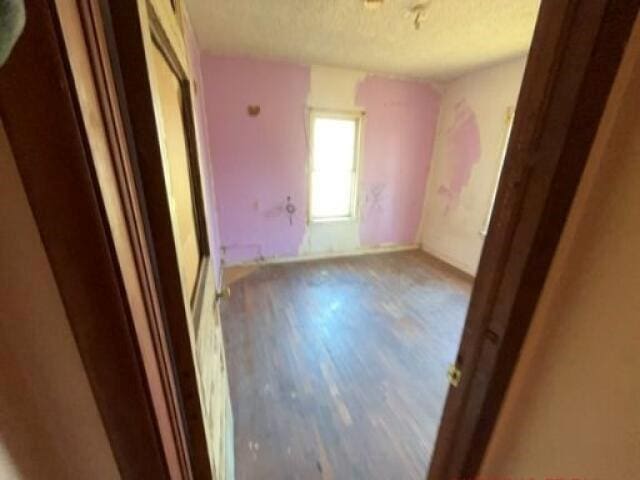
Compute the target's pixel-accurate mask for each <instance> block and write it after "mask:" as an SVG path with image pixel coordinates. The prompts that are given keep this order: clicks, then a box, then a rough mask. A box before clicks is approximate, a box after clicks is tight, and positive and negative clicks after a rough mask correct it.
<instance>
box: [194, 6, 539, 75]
mask: <svg viewBox="0 0 640 480" xmlns="http://www.w3.org/2000/svg"><path fill="white" fill-rule="evenodd" d="M419 1H422V0H416V1H413V0H385V1H384V3H383V4H382V6H381V7H380V8H379V9H377V10H368V9H366V8H365V7H364V5H363V1H362V0H187V5H188V9H189V12H190V17H191V20H192V23H193V25H194V28H195V31H196V35H197V37H198V40H199V42H200V44H201V47H202V48H204V50H206V51H208V52H210V53H213V54H222V55H243V56H251V57H259V58H275V59H283V60H289V61H293V62H297V63H303V64H323V65H332V66H340V67H349V68H356V69H362V70H366V71H370V72H377V73H387V74H394V75H401V76H410V77H420V78H428V79H432V80H447V79H451V78H454V77H456V76H459V75H461V74H462V73H465V72H467V71H470V70H474V69H476V68H480V67H482V66H484V65H488V64H492V63H496V62H499V61H501V60H506V59H509V58H513V57H516V56H519V55H523V54H524V53H525V52H526V51H527V50H528V46H529V43H530V41H531V36H532V33H533V28H534V24H535V19H536V15H537V12H538V6H539V0H431V1H430V2H424V3H427V4H428V8H427V11H426V15H425V17H424V19H423V21H422V24H421V27H420V29H419V30H415V28H414V25H413V17H412V16H410V15H409V14H408V13H407V11H408V9H409V8H410V7H411V6H413V5H415V4H416V3H419Z"/></svg>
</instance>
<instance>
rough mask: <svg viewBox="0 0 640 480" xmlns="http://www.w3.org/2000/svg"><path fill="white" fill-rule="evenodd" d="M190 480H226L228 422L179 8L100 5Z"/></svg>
mask: <svg viewBox="0 0 640 480" xmlns="http://www.w3.org/2000/svg"><path fill="white" fill-rule="evenodd" d="M102 5H103V11H104V12H105V16H106V17H108V18H109V19H110V20H111V21H110V23H109V30H110V32H111V34H112V35H113V37H112V40H113V43H112V47H113V48H112V52H111V55H112V61H113V63H114V64H117V65H118V72H117V73H118V74H119V75H120V79H119V80H120V85H121V90H120V94H121V102H122V105H123V110H125V111H126V120H127V122H128V123H129V126H130V133H131V135H130V142H131V144H132V148H133V149H134V150H135V153H136V157H137V162H136V167H137V168H138V169H139V173H140V176H139V181H140V183H139V188H140V190H141V194H142V196H143V197H144V199H145V202H144V206H143V207H144V213H145V217H146V220H147V222H148V223H147V226H148V229H149V236H150V238H151V257H152V258H153V259H154V260H155V267H156V269H157V279H158V282H159V284H160V285H161V290H162V303H163V307H164V309H165V314H166V326H167V329H168V333H169V337H170V338H171V346H172V348H173V353H174V361H175V369H176V376H177V382H178V385H179V389H180V392H181V395H182V407H183V408H184V415H185V419H186V425H187V437H188V439H189V442H188V443H189V456H190V462H191V468H192V471H193V476H194V477H195V478H216V479H223V478H231V477H232V476H233V442H232V439H233V435H232V433H231V432H232V428H233V426H232V415H231V406H230V400H229V389H228V381H227V373H226V363H225V356H224V343H223V340H222V331H221V326H220V315H219V310H218V300H217V295H216V291H217V290H218V289H219V285H217V283H218V279H217V278H216V275H215V271H214V268H213V265H212V258H211V249H210V245H211V243H212V239H211V238H210V232H211V228H210V225H208V222H209V219H208V215H207V212H206V209H205V206H206V203H205V198H206V195H210V192H208V191H207V189H206V188H207V185H209V182H208V181H206V180H207V179H205V178H204V177H203V176H202V174H201V173H202V171H203V170H204V168H207V165H206V164H204V163H203V162H204V161H205V160H206V159H204V158H201V155H199V152H200V151H201V150H203V151H206V149H199V145H198V143H197V137H196V121H197V120H198V119H197V118H196V116H195V114H194V104H193V99H194V98H195V95H196V88H195V82H194V79H193V73H192V71H191V66H190V58H189V56H188V53H187V51H188V49H187V45H186V44H185V35H184V28H185V23H184V22H185V16H184V11H183V4H182V2H181V1H180V0H139V1H138V2H137V11H135V12H132V11H131V2H128V1H122V2H120V1H110V2H103V3H102Z"/></svg>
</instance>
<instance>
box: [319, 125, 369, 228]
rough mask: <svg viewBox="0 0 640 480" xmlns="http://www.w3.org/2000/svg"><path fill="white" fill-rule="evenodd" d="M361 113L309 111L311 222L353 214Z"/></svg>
mask: <svg viewBox="0 0 640 480" xmlns="http://www.w3.org/2000/svg"><path fill="white" fill-rule="evenodd" d="M360 120H361V115H358V114H353V115H345V114H339V113H335V114H332V113H318V112H312V113H311V171H310V218H311V221H328V220H346V219H349V218H353V217H355V214H356V189H357V183H358V181H357V167H358V151H359V143H360V142H359V140H360Z"/></svg>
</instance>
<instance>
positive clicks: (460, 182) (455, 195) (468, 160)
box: [438, 100, 481, 214]
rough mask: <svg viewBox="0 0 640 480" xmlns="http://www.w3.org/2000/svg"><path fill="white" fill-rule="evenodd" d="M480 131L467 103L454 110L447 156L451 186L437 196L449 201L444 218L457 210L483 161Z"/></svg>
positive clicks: (460, 104)
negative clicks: (481, 158)
mask: <svg viewBox="0 0 640 480" xmlns="http://www.w3.org/2000/svg"><path fill="white" fill-rule="evenodd" d="M480 151H481V147H480V131H479V129H478V122H477V120H476V115H475V113H474V112H473V110H472V109H471V107H469V105H468V104H467V103H466V102H465V101H464V100H460V101H459V102H458V103H456V105H455V107H454V120H453V124H452V125H451V127H449V128H448V129H447V131H446V145H445V156H446V159H447V163H448V165H449V171H448V177H449V181H448V185H444V184H442V185H440V187H439V188H438V194H439V195H442V196H444V197H445V198H446V207H445V214H446V213H448V212H449V211H450V210H452V209H454V208H456V207H457V206H458V203H459V201H460V194H461V193H462V190H463V189H464V187H465V186H466V185H467V184H468V183H469V179H470V178H471V169H472V168H473V165H474V164H475V163H477V162H478V160H479V159H480Z"/></svg>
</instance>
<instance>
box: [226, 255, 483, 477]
mask: <svg viewBox="0 0 640 480" xmlns="http://www.w3.org/2000/svg"><path fill="white" fill-rule="evenodd" d="M225 277H226V281H227V283H228V284H229V285H230V286H231V291H232V295H231V298H230V299H229V300H227V301H226V302H225V303H224V304H223V307H222V319H223V320H222V322H223V331H224V336H225V345H226V353H227V360H228V369H229V377H230V387H231V398H232V403H233V411H234V421H235V451H236V478H237V480H262V479H273V480H290V479H291V480H293V479H303V480H313V479H338V480H351V479H366V480H378V479H379V480H394V479H397V480H410V479H419V480H424V478H425V474H426V470H427V464H428V460H429V458H430V455H431V451H432V448H433V444H434V441H435V436H436V433H437V428H438V422H439V418H440V414H441V411H442V406H443V404H444V399H445V395H446V391H447V382H446V379H445V373H446V368H447V365H448V364H449V363H450V362H451V361H452V360H453V359H454V357H455V355H456V352H457V345H458V342H459V337H460V334H461V331H462V326H463V322H464V317H465V313H466V310H467V305H468V301H469V295H470V291H471V281H470V280H469V279H468V278H466V277H464V276H462V275H461V274H459V273H457V272H455V271H453V270H452V269H451V268H448V267H446V266H445V265H444V264H442V263H440V262H439V261H437V260H435V259H432V258H431V257H429V256H427V255H426V254H424V253H422V252H419V251H409V252H400V253H389V254H380V255H370V256H361V257H352V258H344V259H332V260H326V261H325V260H323V261H313V262H307V263H292V264H284V265H272V266H263V267H259V268H256V267H254V268H231V269H228V270H227V271H226V272H225Z"/></svg>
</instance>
